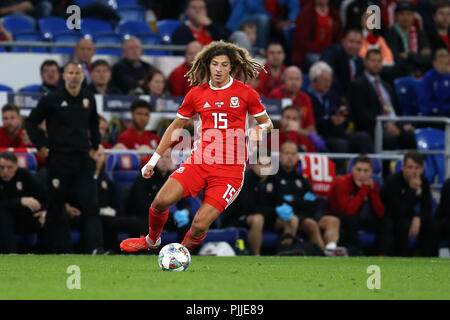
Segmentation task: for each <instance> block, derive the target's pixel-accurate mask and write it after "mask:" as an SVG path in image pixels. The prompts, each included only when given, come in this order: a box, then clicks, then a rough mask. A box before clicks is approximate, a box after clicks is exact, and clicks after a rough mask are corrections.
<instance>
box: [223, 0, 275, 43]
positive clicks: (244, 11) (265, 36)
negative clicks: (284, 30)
mask: <svg viewBox="0 0 450 320" xmlns="http://www.w3.org/2000/svg"><path fill="white" fill-rule="evenodd" d="M264 3H265V0H242V1H235V2H234V3H233V4H232V5H231V14H230V16H229V17H228V21H227V24H226V26H227V28H228V30H230V31H231V32H234V31H236V30H237V29H238V28H239V27H240V25H241V24H242V23H243V22H245V21H252V22H254V23H255V24H256V25H257V36H256V44H255V47H256V48H258V49H261V48H265V47H266V46H267V43H268V41H269V36H270V18H271V17H270V14H269V13H268V12H267V10H266V9H265V8H264Z"/></svg>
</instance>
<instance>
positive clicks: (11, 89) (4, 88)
mask: <svg viewBox="0 0 450 320" xmlns="http://www.w3.org/2000/svg"><path fill="white" fill-rule="evenodd" d="M0 91H6V92H14V90H13V88H11V87H10V86H6V85H4V84H0Z"/></svg>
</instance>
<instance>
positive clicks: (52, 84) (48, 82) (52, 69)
mask: <svg viewBox="0 0 450 320" xmlns="http://www.w3.org/2000/svg"><path fill="white" fill-rule="evenodd" d="M41 79H42V85H41V86H40V87H39V89H38V90H37V92H42V93H44V94H47V93H50V92H53V91H55V90H56V89H58V88H59V83H60V80H61V73H60V72H59V66H58V63H57V62H56V61H55V60H45V61H44V62H42V64H41Z"/></svg>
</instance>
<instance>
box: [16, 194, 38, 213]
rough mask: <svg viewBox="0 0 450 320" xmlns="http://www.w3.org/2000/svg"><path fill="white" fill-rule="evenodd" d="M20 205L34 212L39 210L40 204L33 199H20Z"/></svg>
mask: <svg viewBox="0 0 450 320" xmlns="http://www.w3.org/2000/svg"><path fill="white" fill-rule="evenodd" d="M20 204H21V205H22V206H24V207H26V208H28V209H30V210H31V211H33V212H35V211H38V210H40V209H41V204H40V202H39V201H37V200H36V199H35V198H33V197H22V198H20Z"/></svg>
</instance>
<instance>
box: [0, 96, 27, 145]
mask: <svg viewBox="0 0 450 320" xmlns="http://www.w3.org/2000/svg"><path fill="white" fill-rule="evenodd" d="M2 122H3V127H0V147H6V148H26V147H27V145H26V144H25V141H24V138H25V136H24V134H25V133H24V130H23V129H22V128H21V124H22V119H21V117H20V111H19V107H17V106H16V105H14V104H10V103H7V104H5V105H4V106H3V107H2Z"/></svg>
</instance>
